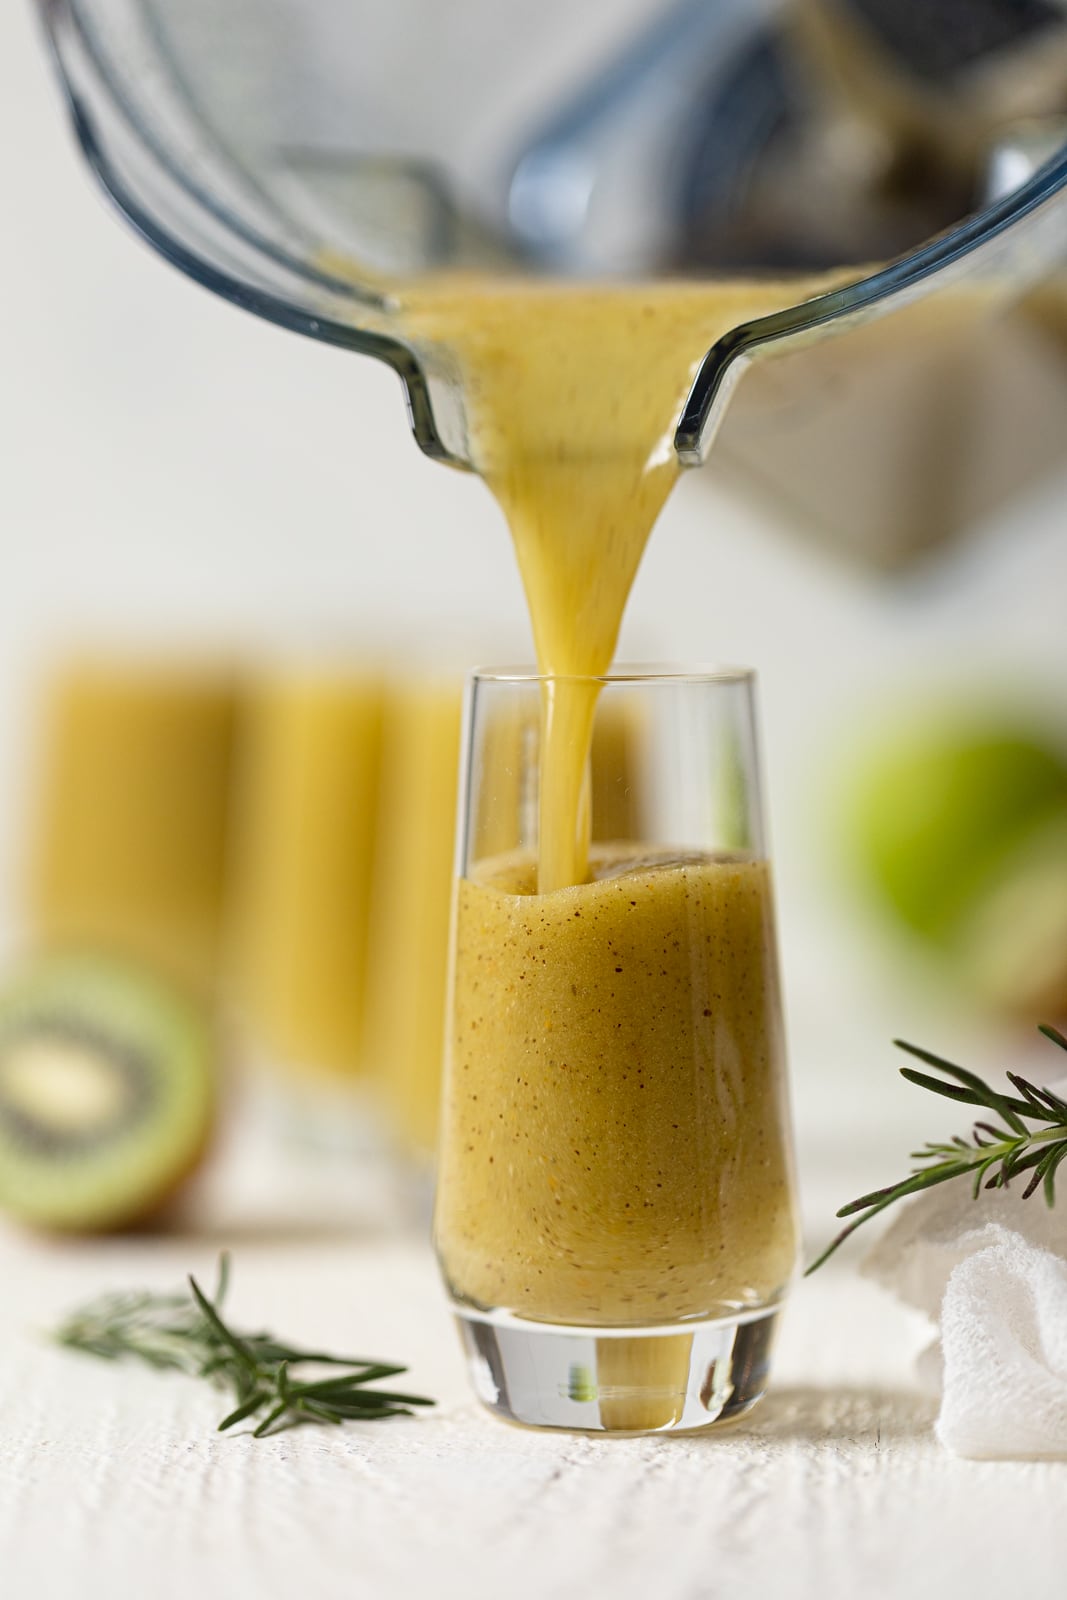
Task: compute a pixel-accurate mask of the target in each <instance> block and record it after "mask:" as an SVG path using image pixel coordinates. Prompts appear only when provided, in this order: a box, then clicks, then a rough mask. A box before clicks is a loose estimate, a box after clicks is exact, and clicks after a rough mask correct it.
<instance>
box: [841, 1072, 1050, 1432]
mask: <svg viewBox="0 0 1067 1600" xmlns="http://www.w3.org/2000/svg"><path fill="white" fill-rule="evenodd" d="M1054 1088H1055V1089H1056V1092H1057V1093H1059V1094H1061V1095H1062V1094H1064V1093H1065V1089H1067V1084H1057V1085H1054ZM1061 1171H1062V1174H1063V1178H1065V1179H1067V1167H1064V1168H1063V1169H1061ZM1024 1187H1025V1179H1024V1180H1022V1181H1018V1180H1017V1181H1016V1182H1015V1183H1014V1184H1013V1185H1012V1187H1011V1188H1010V1189H1009V1190H1007V1191H1004V1190H993V1191H983V1192H982V1193H981V1195H980V1196H979V1198H978V1199H977V1200H974V1199H972V1198H971V1188H970V1185H969V1183H968V1181H967V1180H966V1179H965V1178H961V1179H959V1180H958V1181H956V1182H950V1183H946V1184H942V1185H940V1186H939V1187H938V1188H936V1189H930V1190H927V1191H926V1192H925V1193H923V1194H920V1195H918V1196H917V1197H916V1198H915V1199H914V1200H913V1201H912V1202H911V1203H910V1204H909V1205H908V1206H907V1207H906V1209H904V1210H903V1211H902V1212H901V1213H900V1214H899V1216H898V1217H897V1218H896V1220H895V1222H894V1223H893V1224H892V1226H891V1227H890V1228H889V1229H888V1231H887V1232H886V1234H885V1235H884V1236H883V1238H882V1239H881V1240H880V1241H879V1243H878V1244H877V1245H876V1246H875V1248H874V1249H873V1250H872V1251H871V1253H870V1254H869V1256H868V1257H867V1259H866V1260H865V1262H864V1264H863V1269H862V1270H863V1272H864V1275H865V1276H867V1277H870V1278H873V1279H874V1280H875V1281H876V1282H878V1283H880V1284H882V1285H884V1286H885V1287H886V1288H888V1289H890V1290H892V1291H893V1292H894V1293H895V1294H896V1295H897V1296H898V1297H899V1298H900V1299H901V1300H903V1301H905V1302H906V1303H907V1304H908V1305H911V1306H914V1307H916V1309H918V1310H919V1311H922V1312H925V1314H926V1315H927V1316H928V1317H930V1318H931V1319H932V1320H933V1321H934V1322H936V1323H938V1324H939V1331H940V1337H939V1339H938V1340H937V1341H936V1342H935V1344H934V1345H933V1346H931V1348H930V1349H929V1350H927V1351H926V1352H925V1353H924V1355H923V1356H922V1357H921V1358H920V1362H919V1372H920V1377H921V1379H922V1380H923V1381H924V1382H925V1383H926V1384H927V1385H928V1386H929V1387H930V1388H931V1389H933V1390H935V1392H936V1390H937V1389H938V1388H940V1392H941V1411H940V1415H939V1416H938V1419H937V1436H938V1438H939V1439H940V1440H941V1443H942V1444H943V1445H944V1446H945V1447H946V1449H948V1450H950V1451H951V1452H952V1453H953V1454H954V1455H959V1456H968V1457H971V1458H973V1459H985V1460H1041V1459H1056V1458H1064V1459H1067V1192H1062V1193H1061V1195H1060V1199H1059V1204H1058V1205H1057V1206H1056V1207H1055V1208H1053V1209H1051V1210H1050V1209H1049V1207H1048V1206H1047V1205H1046V1204H1045V1201H1044V1198H1043V1196H1042V1195H1041V1194H1040V1193H1037V1194H1034V1195H1032V1196H1031V1197H1030V1199H1029V1200H1024V1199H1023V1198H1022V1191H1023V1189H1024ZM1060 1188H1061V1191H1067V1184H1065V1183H1063V1182H1061V1184H1060Z"/></svg>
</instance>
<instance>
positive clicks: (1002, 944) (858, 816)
mask: <svg viewBox="0 0 1067 1600" xmlns="http://www.w3.org/2000/svg"><path fill="white" fill-rule="evenodd" d="M851 811H852V821H853V826H852V832H853V835H854V839H855V842H856V845H857V847H858V848H857V853H858V859H859V863H860V868H861V871H862V874H863V875H864V877H865V878H866V879H867V881H868V882H869V883H870V885H871V886H872V887H873V888H874V890H875V892H876V894H877V896H878V897H879V898H880V899H881V901H882V903H883V904H884V905H885V906H886V907H887V908H888V909H889V910H890V911H891V912H892V913H893V914H894V915H895V917H896V919H897V920H898V921H899V922H901V923H903V924H904V925H905V926H906V927H908V928H910V929H911V930H912V931H913V932H914V933H917V934H919V935H920V936H922V937H923V938H924V939H925V940H927V941H928V942H929V943H930V944H931V945H932V946H935V947H938V948H940V949H942V950H943V951H944V952H945V953H946V954H947V955H950V956H951V957H952V958H953V959H954V960H955V961H956V963H957V964H958V966H959V967H960V970H961V972H962V974H963V975H964V976H966V977H967V978H968V979H969V980H970V981H971V982H972V983H973V984H975V985H977V986H978V987H979V988H981V989H982V991H983V992H984V993H986V994H987V996H988V997H989V998H990V1000H992V1001H993V1002H994V1003H995V1004H997V1005H999V1006H1007V1007H1009V1008H1012V1009H1014V1008H1015V1006H1016V1003H1017V1004H1020V1005H1021V1004H1030V1003H1036V1000H1037V998H1038V997H1041V998H1044V999H1045V1000H1046V1003H1053V1002H1054V1001H1055V1000H1056V999H1057V998H1058V1000H1059V1002H1060V1004H1061V1005H1062V1004H1065V1003H1067V753H1065V751H1064V750H1063V749H1059V748H1057V747H1056V744H1055V741H1054V740H1053V739H1051V738H1049V737H1048V736H1046V735H1044V734H1042V733H1039V732H1035V731H1032V730H1031V729H1030V728H1029V727H1027V726H1025V725H1023V724H1022V723H1021V722H1013V721H1011V720H1010V719H1007V718H1000V719H996V720H993V719H983V718H981V717H980V716H976V715H975V714H974V713H973V712H970V713H961V712H960V711H959V710H956V711H955V712H951V711H950V712H942V713H940V714H935V715H932V716H927V717H926V718H924V719H923V720H921V721H919V722H913V723H911V724H906V725H903V726H902V725H901V724H900V723H899V722H897V723H896V724H895V726H894V728H893V731H892V732H891V733H889V734H888V735H887V736H886V737H885V738H884V739H883V741H882V742H881V743H880V744H879V745H878V746H877V748H876V749H875V751H874V752H873V753H872V754H871V755H870V756H869V757H868V758H867V759H866V761H865V762H864V764H863V772H862V777H861V780H860V782H859V783H858V785H857V788H856V792H855V796H854V799H853V804H852V807H851ZM1038 1020H1040V1019H1038Z"/></svg>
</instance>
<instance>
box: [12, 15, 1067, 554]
mask: <svg viewBox="0 0 1067 1600" xmlns="http://www.w3.org/2000/svg"><path fill="white" fill-rule="evenodd" d="M39 4H40V7H41V13H42V17H43V20H44V23H45V26H46V29H47V33H48V36H49V38H50V41H51V45H52V49H53V52H54V56H55V59H56V62H57V64H58V67H59V69H60V74H61V78H62V82H63V84H64V87H65V90H66V93H67V98H68V101H69V106H70V110H71V113H72V116H73V121H74V126H75V129H76V132H77V137H78V140H79V142H80V145H81V148H82V151H83V153H84V155H85V157H86V159H87V160H88V162H89V164H90V166H91V167H92V169H93V171H94V172H95V174H96V175H97V177H98V179H99V181H100V182H101V183H102V185H103V187H104V188H105V190H106V191H107V193H108V194H109V195H110V197H111V198H112V200H113V201H114V202H115V204H116V205H117V207H118V209H119V210H120V212H121V213H122V214H123V215H124V216H125V217H126V219H127V220H128V221H129V222H130V223H131V224H132V225H133V227H134V228H135V229H136V231H137V232H139V233H140V234H141V235H142V237H144V238H145V239H146V240H147V241H148V242H149V243H150V244H151V245H152V246H154V248H155V249H157V250H158V251H159V253H160V254H161V255H163V256H164V257H165V258H166V259H168V260H169V261H171V262H172V263H173V264H174V265H176V266H178V267H180V268H181V269H182V270H183V271H184V272H186V273H188V274H189V275H190V276H191V277H193V278H194V279H196V280H197V281H198V282H200V283H202V284H204V285H205V286H206V287H208V288H210V289H212V290H214V291H215V292H216V293H218V294H221V295H222V296H224V297H225V298H226V299H228V300H230V301H232V302H233V303H234V304H235V305H239V306H241V307H243V308H244V309H246V310H249V311H254V312H256V313H257V314H258V315H260V316H262V317H264V318H266V319H267V320H269V321H271V322H274V323H277V324H279V325H281V326H283V327H287V328H290V329H293V330H295V331H297V332H300V333H304V334H306V335H309V336H311V337H313V338H316V339H320V340H324V341H327V342H330V343H334V344H337V345H341V346H344V347H346V348H349V349H352V350H356V351H359V352H361V353H363V354H365V355H371V356H375V357H377V358H378V359H380V360H383V361H386V362H387V363H389V365H391V366H392V367H393V368H394V369H395V370H396V371H397V372H398V374H399V375H400V377H401V380H402V383H403V386H404V389H405V391H406V396H407V403H408V410H409V414H410V419H411V424H412V427H413V430H414V433H415V437H416V440H417V441H418V443H419V445H420V446H421V448H422V449H423V450H424V451H425V452H426V453H427V454H429V455H431V456H433V457H436V458H437V459H440V460H442V461H446V462H448V463H450V464H452V465H455V466H460V467H470V466H472V465H476V463H473V462H472V460H471V447H470V442H469V432H468V427H467V419H466V415H465V408H464V396H463V393H462V390H461V387H460V385H459V382H458V379H457V378H456V376H455V371H454V366H453V364H452V363H451V362H450V360H449V355H448V352H447V351H446V350H442V349H440V348H437V347H435V346H433V345H430V344H423V345H419V344H417V343H415V342H412V341H411V340H410V339H408V338H405V337H404V336H403V335H402V333H401V332H400V330H399V327H398V325H397V320H396V318H395V315H394V311H393V309H392V306H391V297H390V286H391V285H395V284H396V283H397V282H398V281H400V280H403V279H404V278H406V277H412V276H423V275H425V274H427V273H433V272H439V271H444V270H457V269H461V270H466V269H471V270H477V271H479V272H482V273H485V272H491V273H500V274H516V273H521V274H526V275H536V274H542V275H551V276H554V277H570V278H586V279H596V280H601V279H604V280H606V279H611V278H619V277H623V278H627V279H634V278H643V277H651V276H664V275H680V274H684V275H688V276H694V275H697V276H699V275H714V274H718V275H728V276H732V277H744V276H766V275H767V274H768V273H770V274H773V275H774V276H775V277H776V278H777V277H782V276H785V275H787V274H793V273H795V274H802V273H808V274H810V273H812V272H814V271H820V270H822V269H837V270H838V272H839V276H838V278H837V279H836V280H835V281H837V282H839V283H840V287H837V288H835V289H834V290H833V291H832V292H828V293H825V294H822V295H820V296H819V297H817V298H815V299H809V300H806V301H805V302H804V303H802V304H798V305H796V306H794V307H792V308H789V309H786V310H784V311H782V312H780V313H778V314H776V315H773V316H768V317H763V318H761V319H759V320H757V321H752V322H748V323H745V324H743V325H742V326H739V327H736V328H734V329H733V330H732V331H731V332H730V333H729V334H728V335H726V336H725V337H724V338H722V339H720V340H719V341H718V343H716V345H715V346H714V347H713V348H712V349H711V350H709V351H708V352H707V354H706V356H705V358H704V360H703V363H702V365H701V366H700V370H699V372H698V374H697V377H696V380H695V382H694V384H693V386H692V390H691V393H690V394H689V397H688V401H687V403H686V405H685V407H684V410H683V413H682V415H681V418H680V421H679V423H678V427H677V432H676V435H675V449H676V452H677V455H678V457H679V460H680V462H681V463H682V464H683V465H686V466H690V465H696V464H699V463H700V462H702V461H703V460H704V459H705V458H706V457H707V454H708V452H709V450H710V448H711V445H712V442H713V441H714V440H715V439H716V437H717V436H719V435H721V439H720V443H719V445H718V447H717V452H716V454H717V459H721V461H722V464H723V466H724V468H725V469H726V470H727V471H736V470H739V471H741V472H742V473H743V474H744V476H745V477H746V478H747V479H748V480H749V481H750V482H752V481H757V482H762V483H763V484H765V485H766V486H768V487H770V488H771V489H773V490H774V492H775V493H776V494H777V496H778V498H779V500H784V501H785V502H786V503H787V504H788V505H789V506H790V508H791V509H792V511H793V512H794V513H795V514H796V516H797V519H798V520H799V521H800V522H801V523H802V524H806V525H807V526H808V527H813V528H817V529H818V530H819V531H820V532H821V533H822V534H823V535H824V536H828V537H829V538H831V539H832V540H835V541H836V542H837V543H838V544H839V545H841V546H843V547H847V549H848V550H849V551H851V552H852V553H854V554H857V555H860V556H861V557H865V558H867V559H871V560H874V561H877V562H881V563H883V564H892V563H896V562H900V561H901V560H904V559H906V558H908V557H909V556H911V555H913V554H914V553H916V552H917V551H920V550H923V549H926V548H928V547H930V546H932V545H935V544H937V543H940V542H941V541H943V540H945V539H946V538H948V537H950V536H952V535H954V534H956V533H958V532H960V531H961V530H963V529H966V528H967V527H969V526H971V525H973V524H974V523H975V522H976V521H977V520H980V519H981V518H982V517H983V516H986V515H988V514H989V513H990V511H992V510H993V509H995V508H996V507H998V506H999V505H1001V504H1003V503H1004V502H1005V501H1006V500H1007V499H1008V498H1009V497H1010V496H1011V495H1013V494H1015V493H1017V492H1019V491H1020V490H1022V489H1024V488H1025V487H1026V486H1027V485H1029V484H1030V483H1032V482H1033V481H1034V480H1035V478H1037V477H1038V476H1039V475H1040V474H1042V473H1046V472H1048V471H1049V470H1052V469H1054V468H1055V467H1057V466H1059V465H1060V464H1061V463H1062V458H1063V448H1062V441H1063V438H1064V437H1065V429H1067V291H1065V292H1061V291H1060V289H1059V286H1058V282H1059V280H1058V274H1059V272H1060V270H1061V268H1062V265H1063V263H1064V261H1065V259H1067V11H1065V10H1064V8H1063V7H1062V6H1061V4H1060V3H1059V0H1023V3H1020V0H1010V3H1009V0H583V4H582V5H581V6H580V7H576V6H574V4H573V0H566V3H565V0H538V3H537V4H536V5H530V4H526V3H523V0H449V3H448V4H447V5H441V4H440V3H435V0H345V3H343V4H342V3H339V0H39ZM352 262H355V263H359V264H360V270H357V271H356V272H355V273H352V272H350V271H349V270H348V268H347V266H345V267H344V269H343V270H342V265H341V264H343V263H352ZM1020 306H1021V307H1022V308H1023V309H1022V311H1021V312H1020V311H1019V310H1015V309H1013V310H1012V311H1011V312H1010V313H1006V311H1005V308H1007V307H1012V308H1017V307H1020ZM979 329H980V330H981V332H980V334H979ZM845 335H847V337H839V336H845ZM746 374H751V376H750V377H749V378H748V379H747V380H746V382H745V383H744V384H740V380H741V378H742V377H743V376H745V375H746ZM735 395H736V396H737V398H736V403H735V401H734V397H735Z"/></svg>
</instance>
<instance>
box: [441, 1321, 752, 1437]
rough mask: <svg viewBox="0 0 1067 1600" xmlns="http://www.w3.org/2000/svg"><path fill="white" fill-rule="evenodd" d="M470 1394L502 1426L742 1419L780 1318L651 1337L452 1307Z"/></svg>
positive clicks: (666, 1429)
mask: <svg viewBox="0 0 1067 1600" xmlns="http://www.w3.org/2000/svg"><path fill="white" fill-rule="evenodd" d="M454 1310H455V1314H456V1321H457V1323H458V1324H459V1330H460V1335H461V1337H462V1339H463V1345H464V1348H465V1350H466V1352H467V1361H468V1365H469V1368H470V1373H471V1379H472V1381H473V1384H474V1389H475V1393H476V1394H477V1395H478V1397H479V1399H480V1400H482V1401H483V1402H484V1404H485V1405H487V1406H488V1407H489V1409H490V1410H491V1411H495V1412H496V1414H497V1415H498V1416H501V1417H505V1418H507V1420H508V1421H509V1422H520V1423H525V1424H526V1425H527V1426H529V1427H536V1428H568V1429H573V1430H578V1431H579V1432H588V1433H622V1434H626V1433H629V1434H635V1433H675V1432H682V1431H689V1430H692V1429H697V1428H710V1427H714V1426H716V1425H717V1424H722V1423H726V1422H732V1421H734V1420H735V1419H736V1418H738V1417H740V1416H743V1415H744V1413H745V1412H746V1411H748V1410H749V1409H750V1408H751V1407H752V1406H754V1405H755V1403H756V1401H757V1400H758V1399H759V1398H760V1396H761V1395H762V1394H763V1391H764V1389H765V1388H766V1384H767V1373H768V1368H769V1363H770V1353H771V1347H772V1345H773V1343H774V1336H775V1332H776V1328H777V1323H778V1317H779V1312H780V1308H779V1307H777V1306H775V1307H771V1308H770V1309H769V1310H764V1311H757V1312H746V1313H743V1314H741V1315H739V1316H737V1317H735V1318H730V1319H723V1320H716V1321H714V1322H699V1323H687V1324H686V1325H685V1326H684V1327H680V1328H678V1329H677V1330H672V1331H670V1332H668V1331H666V1330H665V1329H664V1328H662V1327H658V1328H626V1329H619V1328H569V1327H557V1326H554V1325H552V1324H549V1323H536V1322H524V1321H522V1320H520V1319H519V1318H516V1317H512V1316H509V1315H507V1314H506V1313H486V1312H478V1311H474V1310H471V1309H469V1308H467V1307H464V1306H456V1307H454Z"/></svg>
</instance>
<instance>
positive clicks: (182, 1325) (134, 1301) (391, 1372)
mask: <svg viewBox="0 0 1067 1600" xmlns="http://www.w3.org/2000/svg"><path fill="white" fill-rule="evenodd" d="M229 1278H230V1260H229V1256H228V1255H226V1254H223V1255H222V1256H221V1257H220V1258H219V1274H218V1281H217V1283H216V1286H215V1293H214V1296H213V1297H212V1298H211V1299H209V1298H208V1296H207V1295H206V1294H205V1293H204V1291H203V1290H202V1289H201V1287H200V1285H199V1284H198V1283H197V1281H196V1279H195V1278H192V1277H190V1279H189V1289H188V1292H179V1293H175V1294H157V1293H153V1292H151V1291H147V1290H137V1291H133V1292H126V1293H119V1294H107V1295H103V1296H101V1297H100V1298H99V1299H97V1300H94V1301H92V1302H91V1303H90V1304H89V1305H86V1306H83V1307H82V1308H81V1309H80V1310H79V1311H75V1312H73V1313H72V1314H71V1315H70V1316H69V1317H68V1318H67V1319H66V1321H65V1322H63V1323H62V1324H61V1326H60V1327H58V1328H57V1329H56V1331H55V1338H56V1340H57V1342H58V1343H59V1344H61V1345H65V1346H66V1347H67V1348H69V1349H73V1350H81V1351H83V1352H84V1353H85V1354H87V1355H93V1356H98V1357H100V1358H101V1359H103V1360H105V1361H118V1360H122V1359H126V1358H133V1359H135V1360H138V1361H143V1362H145V1363H146V1364H147V1365H148V1366H150V1367H155V1368H157V1369H159V1370H168V1369H169V1370H172V1371H178V1372H185V1373H188V1374H189V1375H190V1376H192V1377H196V1378H207V1379H209V1380H210V1381H211V1382H212V1383H214V1384H216V1385H217V1386H218V1387H220V1388H228V1389H230V1390H231V1391H232V1394H233V1398H234V1400H235V1401H236V1404H235V1406H234V1407H233V1409H232V1410H231V1411H229V1412H228V1413H227V1415H226V1416H224V1417H223V1419H222V1421H221V1422H220V1423H219V1432H220V1433H221V1432H223V1431H225V1429H227V1428H232V1427H234V1426H235V1425H236V1424H237V1423H238V1422H245V1421H249V1420H251V1419H253V1418H255V1419H256V1424H257V1425H256V1428H255V1430H254V1435H255V1437H256V1438H257V1439H262V1438H263V1437H264V1436H265V1435H266V1434H268V1433H276V1432H278V1431H280V1430H281V1429H282V1428H289V1427H293V1426H295V1425H296V1424H298V1423H331V1424H334V1425H337V1424H340V1423H343V1422H348V1421H354V1422H376V1421H378V1420H380V1419H382V1418H385V1417H397V1416H408V1417H409V1416H412V1415H413V1411H412V1407H413V1406H430V1405H433V1401H432V1400H428V1399H426V1398H425V1396H423V1395H417V1394H398V1393H395V1392H394V1391H392V1390H389V1389H377V1388H369V1387H368V1385H369V1384H377V1383H379V1382H381V1381H382V1380H383V1379H388V1378H395V1377H399V1375H400V1374H401V1373H403V1372H406V1371H407V1368H406V1367H401V1366H395V1365H393V1364H391V1363H387V1362H382V1361H370V1360H365V1359H363V1358H361V1357H359V1356H339V1355H329V1354H327V1353H326V1352H325V1351H321V1350H304V1349H301V1348H300V1347H299V1346H298V1345H291V1344H286V1343H284V1342H283V1341H282V1340H279V1339H276V1338H275V1337H274V1336H273V1335H272V1334H268V1333H238V1332H237V1331H236V1329H234V1328H232V1327H231V1326H230V1324H229V1323H228V1322H227V1321H226V1320H225V1319H224V1317H223V1314H222V1305H223V1301H224V1300H225V1297H226V1291H227V1288H228V1286H229ZM315 1366H318V1367H334V1368H344V1369H345V1370H344V1371H339V1372H334V1373H332V1374H331V1375H329V1376H319V1377H316V1378H303V1377H296V1376H294V1374H293V1371H292V1369H293V1368H294V1367H304V1368H306V1367H315Z"/></svg>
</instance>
